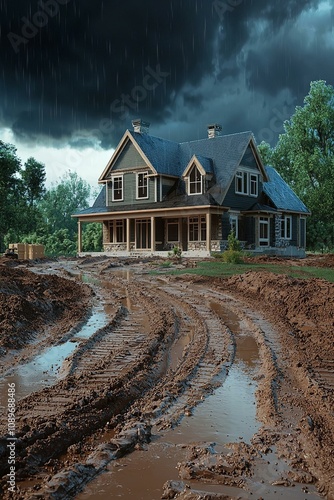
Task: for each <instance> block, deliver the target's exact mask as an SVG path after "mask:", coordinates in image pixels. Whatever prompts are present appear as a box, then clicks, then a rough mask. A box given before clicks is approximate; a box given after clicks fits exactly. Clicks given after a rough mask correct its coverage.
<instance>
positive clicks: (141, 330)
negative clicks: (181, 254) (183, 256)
mask: <svg viewBox="0 0 334 500" xmlns="http://www.w3.org/2000/svg"><path fill="white" fill-rule="evenodd" d="M113 273H114V272H111V273H108V277H109V278H110V283H112V286H113V287H114V290H113V297H114V299H115V300H116V301H117V303H118V304H119V311H118V314H116V316H115V317H114V318H113V321H111V323H109V325H107V326H106V327H104V328H103V329H101V330H100V331H98V332H96V334H95V335H94V336H93V337H92V338H90V339H89V340H88V341H86V342H83V343H82V344H81V345H80V346H79V348H78V349H77V350H76V351H75V353H74V355H73V356H72V357H71V359H69V360H68V363H67V370H68V375H67V376H66V377H65V378H64V380H62V381H61V382H59V384H57V386H55V387H51V388H47V389H45V390H43V391H41V392H40V393H38V394H34V395H32V396H31V397H28V398H27V399H26V400H24V401H23V402H22V407H20V405H19V408H18V414H17V415H18V437H19V440H20V447H21V448H20V449H21V450H22V452H20V449H19V450H18V452H19V453H18V455H19V460H18V464H19V466H20V467H21V469H22V472H23V476H24V475H26V476H27V475H30V476H31V477H34V476H35V477H36V476H43V474H41V472H42V471H44V475H47V476H50V475H51V476H52V477H56V475H57V473H58V472H60V471H61V473H62V474H60V476H59V477H60V478H58V479H57V480H56V481H55V482H53V483H52V480H51V483H52V484H53V486H52V488H53V489H52V488H51V489H52V491H53V493H55V492H57V491H58V492H59V491H60V492H61V491H67V488H68V489H69V490H70V489H71V488H73V482H71V481H72V480H71V477H72V476H71V474H72V473H73V467H76V468H77V469H78V470H80V471H81V472H80V473H79V475H80V486H79V487H78V488H79V489H80V488H81V487H82V485H83V484H85V482H86V483H87V482H88V481H89V480H90V479H91V478H92V477H93V476H94V475H95V474H97V473H98V472H100V470H102V469H103V467H104V466H105V461H104V462H103V466H101V469H100V468H99V467H100V466H99V465H98V461H97V462H94V467H95V469H94V468H93V469H92V466H91V465H90V466H89V467H88V468H87V465H88V464H89V463H90V462H89V457H90V455H91V453H92V449H91V446H89V445H87V443H88V442H89V439H90V436H92V435H93V434H94V432H99V430H100V429H103V428H104V426H105V425H106V424H107V422H109V421H111V422H113V420H114V423H113V424H112V425H113V426H115V425H116V423H118V425H117V427H116V429H115V433H116V434H115V435H116V437H117V436H122V429H124V428H126V426H127V425H130V424H131V422H133V421H134V420H136V419H137V420H138V419H139V420H142V421H144V422H145V423H147V424H148V425H155V426H156V427H157V428H158V429H159V430H160V429H164V428H166V427H171V426H174V425H176V424H177V423H178V422H179V421H180V419H181V418H182V417H183V416H184V415H186V414H187V413H189V414H190V413H191V411H192V408H193V407H194V406H196V404H198V403H199V402H200V401H201V400H202V399H203V398H204V397H205V396H206V395H207V394H209V393H211V392H212V390H213V389H214V388H215V387H217V386H218V385H220V384H221V383H222V382H223V380H224V378H225V377H226V376H227V373H228V369H229V366H230V365H231V364H232V363H233V358H234V354H235V341H234V336H233V332H231V330H230V329H229V328H228V327H227V326H226V322H225V321H224V317H223V316H222V315H221V314H220V311H219V307H216V306H217V304H218V305H222V307H223V308H225V309H226V310H227V311H228V310H229V309H232V310H233V311H234V312H235V314H236V315H237V317H238V318H239V319H240V321H244V322H246V323H247V326H248V328H249V330H250V331H251V332H252V333H253V334H254V336H255V335H256V332H258V333H259V328H258V325H256V324H255V323H254V321H252V318H251V317H248V316H247V315H245V312H244V308H240V310H238V307H237V306H238V302H237V301H233V302H232V301H231V300H230V299H229V298H228V296H227V295H225V294H223V293H218V292H215V291H213V290H212V289H208V288H205V289H202V290H200V289H199V288H198V287H195V286H192V288H191V289H190V288H189V286H188V285H187V284H186V285H185V284H184V282H183V283H182V281H181V282H177V281H175V282H168V281H166V282H164V280H161V283H160V282H159V283H157V281H156V279H155V280H153V279H152V280H148V279H147V278H146V279H145V278H142V279H141V278H140V277H138V278H137V277H136V278H135V279H133V280H131V281H129V280H127V279H123V278H121V277H119V276H117V274H113ZM105 276H106V275H105V274H104V276H103V279H105ZM260 333H261V332H260ZM269 357H270V355H269ZM274 375H275V376H276V375H277V373H275V374H274ZM267 390H268V394H269V395H271V397H272V392H271V391H272V387H271V386H270V387H268V388H267ZM125 412H126V413H125ZM27 415H29V417H27ZM36 427H37V429H38V430H37V431H34V428H35V429H36ZM120 439H121V440H122V439H123V438H120ZM76 443H81V445H82V446H81V445H80V447H79V448H80V451H79V452H78V453H77V454H75V453H74V454H73V453H72V452H71V453H66V450H67V448H68V447H69V446H71V445H74V444H76ZM0 444H1V443H0ZM20 453H21V455H20ZM64 453H65V455H64V456H62V455H63V454H64ZM112 456H114V455H112V454H111V455H110V457H112ZM115 456H116V455H115ZM60 457H61V458H60ZM110 459H112V458H110ZM48 460H50V462H49V464H48V465H47V466H45V465H44V464H45V463H46V462H47V461H48ZM65 461H67V463H68V465H67V466H66V467H65V468H64V462H65ZM71 467H72V468H71ZM71 471H72V472H71ZM72 475H73V474H72ZM38 481H39V482H40V483H41V490H40V492H39V494H40V495H42V497H43V498H49V496H48V495H49V494H50V498H51V493H50V484H51V483H50V481H48V482H47V483H44V484H43V483H42V481H41V480H38ZM57 481H58V482H57ZM64 488H65V490H64ZM73 492H75V488H74V490H73V491H72V492H71V495H72V494H73ZM44 493H45V494H44ZM53 493H52V494H53ZM55 494H56V493H55ZM22 495H23V496H19V497H17V498H32V495H33V492H29V491H27V492H25V493H24V492H23V494H22ZM43 495H44V496H43ZM4 498H6V497H4ZM54 498H56V496H55V497H54ZM59 498H61V496H59Z"/></svg>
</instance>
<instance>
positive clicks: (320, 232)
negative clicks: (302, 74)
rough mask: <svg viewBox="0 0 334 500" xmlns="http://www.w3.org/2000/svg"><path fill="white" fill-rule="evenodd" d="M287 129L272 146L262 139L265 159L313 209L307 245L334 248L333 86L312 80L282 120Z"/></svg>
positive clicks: (310, 247) (317, 247)
mask: <svg viewBox="0 0 334 500" xmlns="http://www.w3.org/2000/svg"><path fill="white" fill-rule="evenodd" d="M283 126H284V133H283V134H281V135H280V136H279V138H278V141H277V144H276V146H274V147H271V146H270V145H269V144H268V143H266V142H262V143H261V144H260V145H259V149H260V152H261V155H262V158H263V161H264V163H265V164H267V165H272V166H273V167H275V168H276V170H277V171H278V172H279V173H280V175H281V176H282V177H283V179H284V180H285V181H286V182H287V183H288V184H289V185H290V186H291V187H292V189H293V190H294V191H295V193H296V194H297V195H298V196H299V198H300V199H301V200H302V201H303V202H304V203H305V205H306V206H307V207H308V209H309V210H310V211H311V216H310V217H309V219H308V222H307V226H308V229H307V245H308V248H309V249H313V250H325V251H328V250H333V248H334V88H333V87H332V86H331V85H327V83H326V82H325V81H324V80H318V81H314V82H311V85H310V91H309V93H308V94H307V96H306V97H305V99H304V105H303V106H297V107H296V108H295V112H294V114H293V115H292V116H291V118H290V119H289V120H286V121H285V122H284V124H283Z"/></svg>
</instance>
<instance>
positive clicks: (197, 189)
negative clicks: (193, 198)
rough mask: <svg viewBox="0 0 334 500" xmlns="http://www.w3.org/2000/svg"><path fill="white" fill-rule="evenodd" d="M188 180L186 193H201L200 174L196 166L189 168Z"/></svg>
mask: <svg viewBox="0 0 334 500" xmlns="http://www.w3.org/2000/svg"><path fill="white" fill-rule="evenodd" d="M188 182H189V190H188V194H202V175H201V173H200V171H199V170H198V168H197V167H195V166H194V167H193V168H192V169H191V171H190V175H189V181H188Z"/></svg>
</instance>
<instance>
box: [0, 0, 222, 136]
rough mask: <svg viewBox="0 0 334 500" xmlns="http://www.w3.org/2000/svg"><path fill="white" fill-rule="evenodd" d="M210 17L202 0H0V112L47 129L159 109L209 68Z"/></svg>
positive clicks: (213, 20) (34, 130)
mask: <svg viewBox="0 0 334 500" xmlns="http://www.w3.org/2000/svg"><path fill="white" fill-rule="evenodd" d="M48 9H49V12H50V13H51V14H50V15H48V14H47V12H48ZM38 13H42V14H40V15H38ZM46 16H47V22H46V24H45V26H42V25H43V18H45V17H46ZM217 22H218V21H217V16H216V15H215V14H214V13H213V12H212V8H211V5H210V3H209V7H208V2H206V1H205V0H197V1H194V0H183V1H182V0H181V1H180V0H177V1H175V0H174V1H173V0H172V1H168V2H157V1H155V0H154V1H152V0H148V1H147V0H146V1H145V2H141V1H138V0H127V1H113V2H108V3H107V2H106V1H103V0H95V1H94V2H92V1H91V0H80V2H79V1H75V0H67V1H66V0H44V2H43V1H42V2H41V1H39V2H37V1H36V2H28V3H27V1H26V0H15V2H11V3H10V4H9V2H2V4H1V49H0V56H1V62H2V64H3V71H2V75H1V80H0V82H1V83H0V85H1V88H0V91H1V101H2V102H1V105H2V116H3V119H4V120H5V121H7V123H8V124H9V125H11V126H12V127H13V128H14V130H15V131H16V133H21V134H28V135H32V136H33V135H34V134H36V135H38V134H41V133H46V134H50V135H51V136H53V137H61V136H64V135H69V134H70V133H71V132H72V131H74V130H75V129H76V128H78V127H79V128H92V127H93V128H96V127H98V126H99V120H101V119H106V118H111V119H112V120H113V121H114V123H115V124H116V125H117V124H120V122H122V121H124V118H125V116H126V115H127V114H132V115H136V114H137V113H142V112H143V113H144V114H145V116H146V117H147V118H148V119H152V120H154V119H156V118H157V117H158V119H161V116H162V113H161V110H162V109H163V108H164V106H165V105H166V104H167V103H168V102H169V100H170V96H171V95H172V93H173V92H174V93H175V92H177V91H178V89H179V88H180V86H181V85H182V84H183V83H184V82H185V81H186V80H187V79H191V80H192V81H193V82H195V83H196V82H197V81H198V80H199V79H200V77H201V75H202V74H203V72H210V71H211V70H212V38H213V33H214V31H215V29H216V26H217ZM36 24H37V25H39V26H41V27H40V28H38V29H37V28H36ZM34 26H35V28H34ZM34 31H36V33H35V34H34ZM120 126H121V127H122V128H123V129H124V123H121V124H120Z"/></svg>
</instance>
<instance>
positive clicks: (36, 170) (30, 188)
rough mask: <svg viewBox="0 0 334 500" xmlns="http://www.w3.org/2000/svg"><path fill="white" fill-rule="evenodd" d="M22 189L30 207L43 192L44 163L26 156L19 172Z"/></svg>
mask: <svg viewBox="0 0 334 500" xmlns="http://www.w3.org/2000/svg"><path fill="white" fill-rule="evenodd" d="M21 178H22V181H23V189H24V191H25V194H26V199H27V201H28V204H29V206H30V207H32V206H33V205H35V204H36V201H38V200H40V199H41V198H42V197H43V195H44V194H45V178H46V174H45V165H44V164H43V163H39V162H38V161H36V160H35V158H28V160H27V161H26V163H25V164H24V170H22V172H21Z"/></svg>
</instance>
